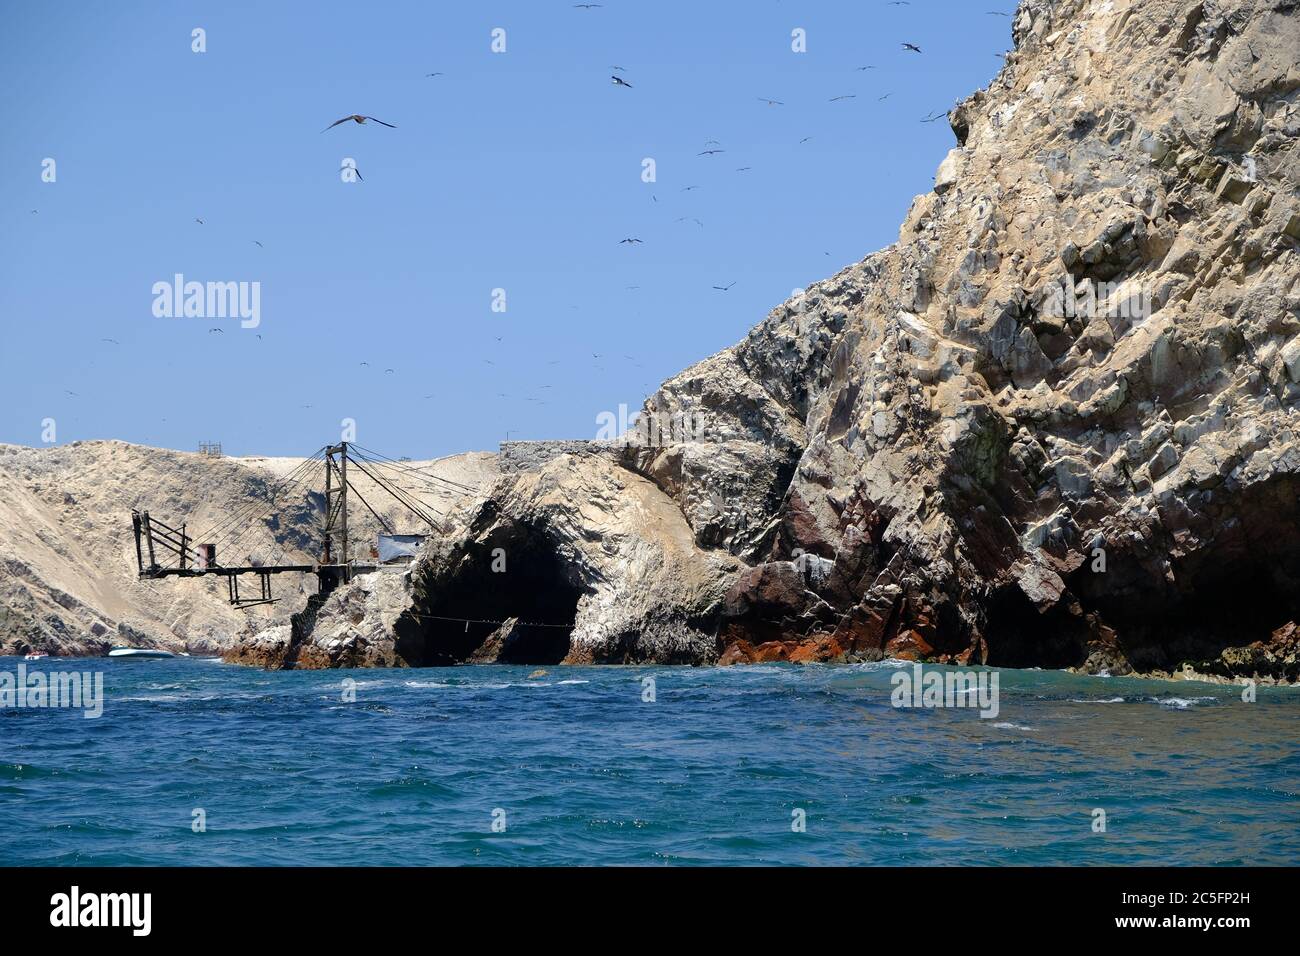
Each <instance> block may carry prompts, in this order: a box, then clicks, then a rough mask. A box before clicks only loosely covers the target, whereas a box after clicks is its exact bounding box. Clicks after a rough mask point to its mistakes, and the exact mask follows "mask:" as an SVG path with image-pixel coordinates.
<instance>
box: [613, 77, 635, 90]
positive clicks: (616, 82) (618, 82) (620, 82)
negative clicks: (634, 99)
mask: <svg viewBox="0 0 1300 956" xmlns="http://www.w3.org/2000/svg"><path fill="white" fill-rule="evenodd" d="M610 79H611V80H613V81H614V85H615V86H626V87H627V88H628V89H629V90H630V89H632V84H631V83H629V82H628V81H627V80H625V79H623V77H621V76H611V77H610Z"/></svg>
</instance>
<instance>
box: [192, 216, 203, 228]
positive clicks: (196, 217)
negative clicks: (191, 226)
mask: <svg viewBox="0 0 1300 956" xmlns="http://www.w3.org/2000/svg"><path fill="white" fill-rule="evenodd" d="M194 221H195V222H197V223H198V224H199V225H200V226H201V225H203V220H202V219H200V218H199V217H198V216H195V217H194Z"/></svg>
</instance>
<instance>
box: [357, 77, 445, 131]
mask: <svg viewBox="0 0 1300 956" xmlns="http://www.w3.org/2000/svg"><path fill="white" fill-rule="evenodd" d="M424 75H425V76H426V77H429V76H446V75H447V74H446V73H426V74H424ZM375 122H376V123H378V122H379V120H375Z"/></svg>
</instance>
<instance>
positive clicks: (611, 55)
mask: <svg viewBox="0 0 1300 956" xmlns="http://www.w3.org/2000/svg"><path fill="white" fill-rule="evenodd" d="M989 10H1001V11H1004V12H1007V13H1011V12H1013V11H1014V4H1013V3H1012V2H1011V0H981V2H979V3H970V2H957V0H912V2H911V3H910V4H908V5H890V4H888V3H886V2H883V0H856V2H831V0H823V2H807V3H793V2H784V3H782V2H775V0H752V2H744V3H742V2H710V3H701V2H691V3H686V2H677V0H653V2H652V0H635V2H634V0H606V2H605V3H604V5H603V6H602V7H600V8H598V9H590V10H581V9H574V8H573V6H572V4H571V3H566V2H554V3H552V2H538V0H530V2H516V3H505V2H501V3H479V2H471V3H455V4H453V3H443V2H410V3H406V2H393V3H389V2H374V3H368V4H356V3H341V2H334V0H324V2H316V3H311V4H289V3H266V2H240V0H235V2H231V0H223V2H220V3H216V2H209V3H185V2H132V3H70V2H59V0H44V2H8V3H5V4H4V5H3V7H2V8H0V83H3V87H4V89H6V90H7V91H8V92H9V95H8V96H7V97H6V101H7V110H6V113H7V115H6V118H5V132H4V134H3V136H2V137H0V173H2V175H0V221H2V222H3V225H0V322H3V336H2V337H0V409H2V411H0V441H5V442H16V443H21V444H28V445H37V444H40V443H41V441H42V421H43V420H44V419H47V418H52V419H54V420H55V422H56V427H57V440H58V442H60V443H63V442H68V441H73V440H76V439H89V438H121V439H124V440H127V441H132V442H139V443H143V444H150V445H157V446H164V447H172V448H180V449H193V448H195V447H196V446H197V443H198V442H199V441H202V440H216V441H220V442H222V443H223V445H224V447H225V450H226V452H227V453H228V454H283V455H296V454H308V453H310V452H311V451H313V450H314V449H316V448H318V447H319V446H321V445H323V444H325V443H326V442H327V441H336V440H337V439H338V436H339V432H340V424H339V423H340V421H341V420H342V419H344V418H351V419H354V420H355V421H356V427H357V440H358V441H360V442H361V443H362V444H364V445H367V446H369V447H372V448H376V449H379V450H381V451H383V452H385V453H387V454H390V455H393V456H399V455H409V456H412V457H417V458H422V457H428V456H434V455H442V454H449V453H453V452H456V451H463V450H470V449H492V448H495V446H496V443H497V442H498V441H500V440H501V439H503V438H505V437H506V435H507V433H509V437H511V438H546V437H575V438H583V437H587V438H589V437H593V436H594V435H595V433H596V431H597V425H596V418H597V416H598V415H599V414H600V413H601V412H603V411H614V412H616V411H617V409H618V406H619V405H620V404H626V405H628V406H630V407H631V408H632V409H633V410H635V408H636V407H638V406H639V405H640V403H641V401H642V400H643V398H644V397H645V395H646V394H648V393H649V392H650V391H652V390H653V389H654V387H655V386H656V385H657V384H658V383H659V382H660V381H662V380H663V379H665V378H667V377H669V376H671V375H673V374H675V373H676V372H678V371H680V370H681V369H683V368H685V367H686V366H688V365H690V364H691V363H693V362H695V361H698V360H699V359H701V358H704V357H705V356H707V355H710V354H712V353H713V352H716V351H718V350H719V349H722V348H725V347H726V346H728V345H731V344H732V343H734V342H736V341H738V340H739V339H740V338H742V337H743V336H744V334H745V332H746V331H747V330H748V329H749V328H750V327H751V326H752V325H754V324H755V323H757V322H759V321H760V320H762V318H763V317H764V316H765V315H766V314H767V312H768V311H769V310H770V309H771V308H772V307H773V306H775V305H777V304H778V303H780V302H781V301H783V300H784V299H785V298H787V297H788V296H789V295H790V294H791V291H792V290H793V289H795V288H796V287H800V286H803V285H806V284H808V283H810V282H813V281H816V280H817V279H820V278H824V277H826V276H828V275H831V274H832V273H834V272H835V271H837V270H838V269H840V268H842V267H843V266H844V265H846V264H847V263H850V262H853V261H856V260H858V259H860V258H862V257H863V256H865V255H866V254H868V253H870V252H872V251H873V250H875V249H878V248H880V247H882V246H885V245H888V244H889V243H891V242H893V241H894V240H895V239H896V238H897V234H898V225H899V223H900V221H901V220H902V217H903V215H904V214H905V212H906V210H907V208H908V206H909V204H910V203H911V201H912V198H913V196H915V195H916V194H918V193H923V192H926V191H928V190H929V189H930V187H931V185H932V183H933V176H934V170H935V168H936V167H937V166H938V164H939V162H940V161H941V160H942V158H943V156H944V155H945V153H946V152H947V151H948V150H949V149H950V148H951V147H952V146H953V145H954V141H953V136H952V132H951V130H949V128H948V125H947V122H946V120H944V119H940V120H939V121H938V122H935V123H922V122H920V120H921V119H922V118H924V117H926V116H928V115H931V114H932V113H933V112H934V111H936V110H946V109H947V108H949V107H950V106H951V105H952V104H953V103H954V102H955V101H956V100H958V99H960V98H962V97H964V96H966V95H967V94H969V93H970V92H972V91H974V90H975V89H978V88H980V87H982V86H984V85H986V84H987V83H988V81H989V80H990V79H991V78H992V77H993V76H994V75H995V74H996V72H997V70H998V69H999V67H1000V65H1001V61H1000V60H999V59H997V58H996V57H995V55H994V54H995V53H997V52H999V51H1003V50H1006V49H1008V48H1009V47H1010V22H1011V21H1010V19H1009V18H1008V17H1003V16H992V15H989V14H988V13H986V11H989ZM196 27H200V28H203V29H204V30H205V31H206V43H207V51H206V52H204V53H195V52H193V51H192V50H191V43H192V41H191V31H192V30H193V29H194V28H196ZM497 27H500V28H502V29H504V30H505V31H506V52H505V53H493V52H492V50H491V41H492V37H491V32H492V30H493V29H494V28H497ZM795 28H802V29H804V30H805V31H806V36H807V52H805V53H795V52H792V50H791V31H792V30H794V29H795ZM903 41H908V42H912V43H915V44H917V45H918V46H920V47H921V49H922V50H923V53H922V54H920V55H917V54H915V53H909V52H905V51H904V50H902V48H901V43H902V42H903ZM615 65H617V66H622V67H623V68H624V69H623V71H622V72H620V73H619V75H620V76H621V77H624V78H625V79H626V80H627V82H628V83H630V84H632V88H631V89H626V88H623V87H619V86H616V85H614V84H613V83H611V81H610V76H611V74H612V73H613V72H614V71H613V70H612V67H613V66H615ZM868 65H870V66H873V67H874V69H869V70H859V69H857V68H858V67H861V66H868ZM433 72H441V73H443V74H445V75H443V76H438V77H433V78H428V77H426V76H425V74H427V73H433ZM886 94H888V96H887V98H885V99H883V100H882V99H881V98H880V97H882V96H885V95H886ZM846 95H852V96H854V97H855V98H853V99H844V100H840V101H837V102H831V98H832V97H836V96H846ZM760 97H768V98H772V99H776V100H779V101H781V102H782V103H783V104H784V105H782V106H767V105H765V104H764V103H762V102H760V101H759V98H760ZM349 113H362V114H368V115H372V116H375V117H377V118H379V119H381V120H385V121H386V122H389V123H393V124H396V126H397V128H396V129H388V128H385V127H383V126H376V125H374V124H366V125H364V126H358V125H356V124H354V123H351V122H349V123H346V124H344V125H341V126H339V127H337V128H334V129H331V130H328V131H327V132H322V129H323V128H324V127H325V126H327V125H328V124H329V123H331V122H333V121H334V120H335V119H338V118H339V117H341V116H344V115H346V114H349ZM805 137H811V139H809V140H808V141H807V142H803V143H801V142H800V140H802V139H804V138H805ZM709 141H716V142H717V143H718V146H712V145H708V146H707V148H711V149H712V148H721V149H723V150H724V152H722V153H718V154H715V155H708V156H700V155H698V154H699V153H700V152H701V151H703V150H705V149H706V144H708V143H709ZM646 157H651V158H653V159H654V160H655V163H656V175H657V181H656V182H654V183H644V182H642V160H643V159H644V158H646ZM46 158H52V159H54V160H55V162H56V164H57V165H56V168H55V169H56V175H57V178H56V181H55V182H52V183H50V182H43V181H42V162H43V160H45V159H46ZM345 158H351V159H353V160H354V161H355V163H356V166H357V168H358V169H359V170H360V173H361V175H362V177H363V178H364V181H363V182H359V183H344V182H343V181H342V178H341V176H340V174H339V169H340V166H341V164H342V162H343V161H344V159H345ZM741 167H750V169H749V170H747V171H745V172H738V171H737V170H738V169H740V168H741ZM688 186H694V187H698V188H695V189H690V190H687V189H686V187H688ZM32 210H36V212H32ZM682 217H686V218H685V219H682ZM196 219H202V220H203V223H202V224H199V223H197V222H196V221H195V220H196ZM679 219H681V220H682V221H678V220H679ZM695 219H698V220H699V221H700V222H701V223H703V226H700V225H697V224H696V223H695V222H694V221H692V220H695ZM629 237H635V238H639V239H641V240H642V242H641V243H640V244H635V245H627V244H621V243H620V240H621V239H624V238H629ZM256 242H261V243H262V245H261V246H258V245H256V244H255V243H256ZM176 273H182V274H183V275H184V276H185V278H186V279H187V280H197V281H201V282H207V281H218V282H228V281H233V282H258V283H260V290H261V303H260V313H261V314H260V325H259V327H258V328H256V329H245V328H241V327H240V323H239V321H238V320H237V319H210V318H159V317H155V315H154V314H153V301H154V296H153V293H152V291H151V289H152V286H153V284H154V283H155V282H159V281H166V282H170V281H171V279H172V277H173V275H174V274H176ZM730 283H735V284H734V286H732V287H731V288H730V289H729V290H728V291H726V292H721V291H717V290H715V289H714V288H713V286H715V285H728V284H730ZM630 286H636V287H637V288H629V287H630ZM498 288H500V289H504V290H505V291H506V311H505V312H504V313H500V312H494V311H493V310H492V290H493V289H498ZM214 327H220V328H222V329H223V331H222V332H221V333H212V332H209V331H208V330H209V329H211V328H214ZM259 335H260V336H261V338H258V336H259ZM104 339H113V340H115V342H116V344H114V343H112V342H105V341H103V340H104ZM362 362H367V363H369V364H368V365H366V366H363V365H362V364H361V363H362ZM390 368H391V369H393V371H392V372H391V373H388V372H386V371H385V370H386V369H390ZM69 393H74V394H69Z"/></svg>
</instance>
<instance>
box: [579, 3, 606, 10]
mask: <svg viewBox="0 0 1300 956" xmlns="http://www.w3.org/2000/svg"><path fill="white" fill-rule="evenodd" d="M603 6H604V4H603V3H575V4H574V5H573V9H575V10H595V9H596V8H598V7H603Z"/></svg>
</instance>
